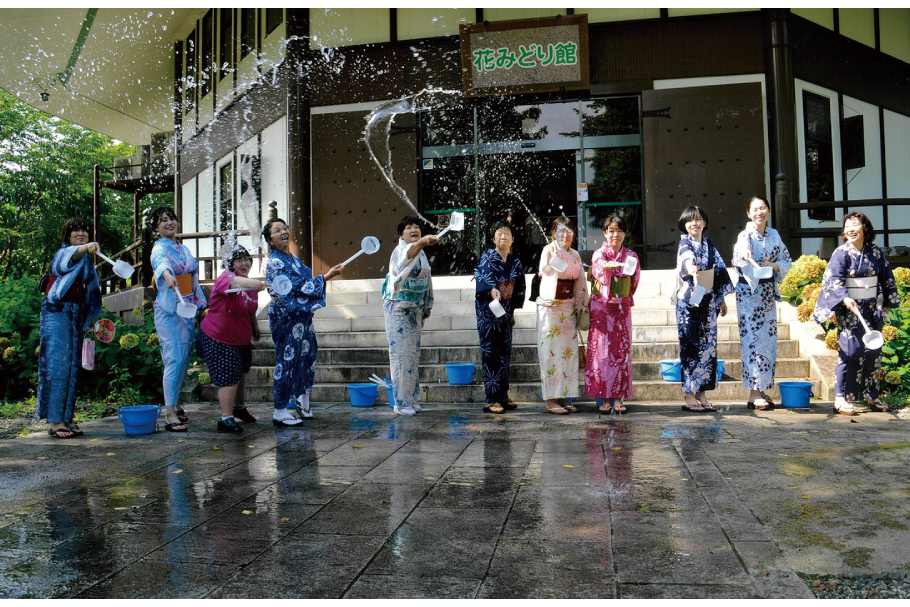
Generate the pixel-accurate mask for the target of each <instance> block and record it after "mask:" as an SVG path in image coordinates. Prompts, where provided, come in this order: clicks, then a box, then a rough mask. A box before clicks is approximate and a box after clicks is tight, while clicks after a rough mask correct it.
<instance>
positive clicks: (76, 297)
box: [44, 274, 88, 304]
mask: <svg viewBox="0 0 910 607" xmlns="http://www.w3.org/2000/svg"><path fill="white" fill-rule="evenodd" d="M58 278H60V277H59V276H55V275H53V274H49V275H48V278H47V289H45V290H44V293H45V295H46V294H47V293H49V292H50V290H51V287H52V286H54V283H55V282H57V279H58ZM87 291H88V283H86V282H84V281H81V280H76V281H74V282H73V284H72V285H71V286H70V288H69V289H68V290H67V291H66V293H64V294H63V297H61V298H60V301H62V302H64V303H73V304H81V303H85V293H86V292H87Z"/></svg>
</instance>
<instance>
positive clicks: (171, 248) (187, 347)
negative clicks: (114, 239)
mask: <svg viewBox="0 0 910 607" xmlns="http://www.w3.org/2000/svg"><path fill="white" fill-rule="evenodd" d="M151 261H152V271H153V272H154V273H155V287H156V288H157V289H158V296H157V297H156V298H155V330H156V331H158V343H160V344H161V360H163V361H164V377H163V381H162V383H163V386H164V404H165V405H166V406H168V407H172V406H177V402H178V401H179V400H180V389H181V388H182V387H183V380H185V379H186V370H187V368H188V367H189V364H190V352H191V351H192V348H193V340H194V338H195V335H196V319H195V318H183V317H182V316H178V315H177V303H178V299H177V294H176V293H174V291H173V289H170V288H169V287H168V286H167V283H166V282H165V281H164V271H165V270H170V272H171V274H173V275H174V278H176V277H177V276H180V275H181V274H191V275H192V278H193V292H192V293H181V295H183V298H184V300H186V302H187V303H190V304H193V305H194V306H196V308H205V307H206V302H205V295H204V294H203V293H202V288H201V287H200V286H199V278H198V276H197V275H196V272H197V270H198V269H199V262H198V261H196V258H195V257H193V254H192V253H190V250H189V249H188V248H186V247H185V246H184V245H182V244H179V243H177V242H174V241H173V240H171V239H169V238H163V237H162V238H159V239H158V240H157V241H156V242H155V246H154V247H152V259H151Z"/></svg>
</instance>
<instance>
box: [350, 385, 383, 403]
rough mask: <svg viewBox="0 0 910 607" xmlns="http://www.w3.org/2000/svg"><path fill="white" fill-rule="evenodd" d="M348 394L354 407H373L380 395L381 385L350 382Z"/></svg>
mask: <svg viewBox="0 0 910 607" xmlns="http://www.w3.org/2000/svg"><path fill="white" fill-rule="evenodd" d="M348 395H349V396H350V397H351V406H352V407H372V406H373V405H375V404H376V399H377V398H378V397H379V386H377V385H376V384H373V383H369V384H348Z"/></svg>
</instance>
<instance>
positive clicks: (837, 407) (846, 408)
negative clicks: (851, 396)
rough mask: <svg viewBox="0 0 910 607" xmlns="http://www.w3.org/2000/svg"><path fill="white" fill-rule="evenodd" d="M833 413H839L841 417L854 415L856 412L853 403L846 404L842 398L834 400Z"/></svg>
mask: <svg viewBox="0 0 910 607" xmlns="http://www.w3.org/2000/svg"><path fill="white" fill-rule="evenodd" d="M834 412H835V413H840V414H841V415H856V411H855V410H854V409H853V403H848V402H847V401H846V400H845V399H844V398H842V397H841V398H835V399H834Z"/></svg>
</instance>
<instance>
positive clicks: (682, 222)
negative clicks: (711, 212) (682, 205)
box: [677, 205, 708, 234]
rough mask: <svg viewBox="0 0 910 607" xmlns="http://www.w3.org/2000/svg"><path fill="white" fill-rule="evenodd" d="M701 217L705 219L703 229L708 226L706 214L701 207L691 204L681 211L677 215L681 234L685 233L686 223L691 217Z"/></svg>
mask: <svg viewBox="0 0 910 607" xmlns="http://www.w3.org/2000/svg"><path fill="white" fill-rule="evenodd" d="M697 217H701V218H702V219H704V220H705V229H707V228H708V214H707V213H705V212H704V210H703V209H702V208H701V207H697V206H695V205H691V206H688V207H686V210H685V211H683V212H682V215H680V216H679V223H678V224H677V225H678V226H679V231H680V232H682V233H683V234H685V233H686V224H687V223H689V222H690V221H692V220H693V219H695V218H697Z"/></svg>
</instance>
